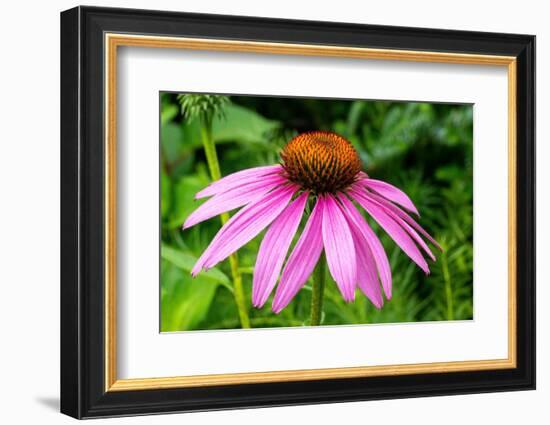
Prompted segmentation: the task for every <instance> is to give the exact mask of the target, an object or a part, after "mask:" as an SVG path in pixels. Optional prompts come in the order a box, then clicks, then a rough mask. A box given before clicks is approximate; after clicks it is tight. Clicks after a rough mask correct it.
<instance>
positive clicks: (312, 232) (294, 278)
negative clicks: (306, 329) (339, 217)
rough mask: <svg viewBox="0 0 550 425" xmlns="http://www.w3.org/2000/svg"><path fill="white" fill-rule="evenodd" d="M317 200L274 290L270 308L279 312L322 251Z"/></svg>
mask: <svg viewBox="0 0 550 425" xmlns="http://www.w3.org/2000/svg"><path fill="white" fill-rule="evenodd" d="M322 207H323V206H322V204H321V202H320V201H319V200H318V201H317V203H316V204H315V207H314V208H313V211H312V212H311V214H310V216H309V219H308V221H307V223H306V225H305V227H304V231H303V232H302V235H301V236H300V239H298V242H296V246H295V247H294V250H293V251H292V253H291V254H290V257H289V258H288V261H287V262H286V265H285V268H284V269H283V273H282V274H281V280H280V282H279V285H278V286H277V290H276V292H275V298H274V299H273V304H272V309H273V311H274V312H275V313H280V312H281V310H282V309H283V308H285V307H286V306H287V305H288V303H289V302H290V301H291V300H292V298H294V296H295V295H296V294H297V293H298V291H299V290H300V289H301V288H302V286H304V284H305V283H306V281H307V279H308V278H309V276H310V275H311V273H312V272H313V269H314V268H315V265H316V264H317V261H319V257H320V256H321V252H322V251H323V237H322V235H321V233H322V223H323V208H322Z"/></svg>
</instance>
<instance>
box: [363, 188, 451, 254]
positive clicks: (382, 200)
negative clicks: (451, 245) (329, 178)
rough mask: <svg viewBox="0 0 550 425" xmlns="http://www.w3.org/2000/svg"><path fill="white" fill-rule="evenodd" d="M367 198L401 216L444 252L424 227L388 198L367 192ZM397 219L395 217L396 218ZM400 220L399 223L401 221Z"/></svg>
mask: <svg viewBox="0 0 550 425" xmlns="http://www.w3.org/2000/svg"><path fill="white" fill-rule="evenodd" d="M367 196H368V197H369V198H371V199H374V200H376V201H378V202H379V203H380V204H382V205H383V206H384V207H385V208H386V209H390V210H391V211H392V212H393V213H394V214H395V215H397V216H399V218H400V219H401V220H404V221H406V222H407V224H409V225H410V226H411V227H412V228H414V229H415V230H417V231H418V232H420V233H421V234H422V236H424V237H425V238H426V239H428V240H429V241H430V242H431V243H432V244H434V245H435V246H436V247H437V248H438V249H439V250H441V251H442V250H443V248H441V246H440V245H439V244H438V243H437V241H436V240H435V239H434V238H432V237H431V236H430V234H429V233H428V232H426V231H425V230H424V229H423V228H422V226H420V225H419V224H418V223H417V222H416V221H414V220H413V219H412V218H411V217H410V216H409V215H408V214H407V213H406V212H405V211H403V210H402V209H401V208H399V207H397V206H396V205H394V204H392V203H391V202H389V201H388V200H387V199H386V198H383V197H381V196H378V195H377V194H375V193H372V192H367ZM394 218H395V217H394ZM401 220H398V221H401Z"/></svg>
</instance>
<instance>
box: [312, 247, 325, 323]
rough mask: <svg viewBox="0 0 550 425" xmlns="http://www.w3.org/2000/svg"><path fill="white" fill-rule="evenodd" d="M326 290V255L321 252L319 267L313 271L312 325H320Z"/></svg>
mask: <svg viewBox="0 0 550 425" xmlns="http://www.w3.org/2000/svg"><path fill="white" fill-rule="evenodd" d="M324 292H325V255H324V254H321V258H319V262H318V263H317V267H316V268H315V271H314V273H313V286H312V288H311V316H310V320H309V324H310V326H319V325H320V324H321V318H322V316H323V295H324Z"/></svg>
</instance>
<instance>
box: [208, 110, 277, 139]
mask: <svg viewBox="0 0 550 425" xmlns="http://www.w3.org/2000/svg"><path fill="white" fill-rule="evenodd" d="M224 111H225V117H224V118H220V117H218V118H216V119H214V122H213V123H212V137H213V138H214V141H215V142H216V143H223V142H241V143H267V142H269V137H268V136H269V132H270V131H273V130H275V129H276V128H278V127H279V123H278V122H277V121H272V120H268V119H267V118H264V117H262V116H261V115H260V114H258V113H256V112H254V111H252V110H250V109H247V108H244V107H242V106H239V105H235V104H229V105H227V106H226V107H225V109H224Z"/></svg>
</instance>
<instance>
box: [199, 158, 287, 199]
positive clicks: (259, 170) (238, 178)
mask: <svg viewBox="0 0 550 425" xmlns="http://www.w3.org/2000/svg"><path fill="white" fill-rule="evenodd" d="M282 169H283V167H281V166H280V165H266V166H264V167H255V168H248V169H246V170H242V171H237V172H236V173H233V174H228V175H227V176H225V177H223V178H221V179H219V180H217V181H215V182H213V183H210V185H208V186H207V187H206V188H204V189H203V190H201V191H200V192H198V193H197V194H196V195H195V198H196V199H200V198H204V197H206V196H212V195H216V194H218V193H221V192H225V191H227V190H230V189H234V188H235V187H239V186H242V185H244V184H247V183H254V182H258V181H259V180H261V179H262V178H263V177H265V176H268V175H270V174H275V173H280V172H281V171H282Z"/></svg>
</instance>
